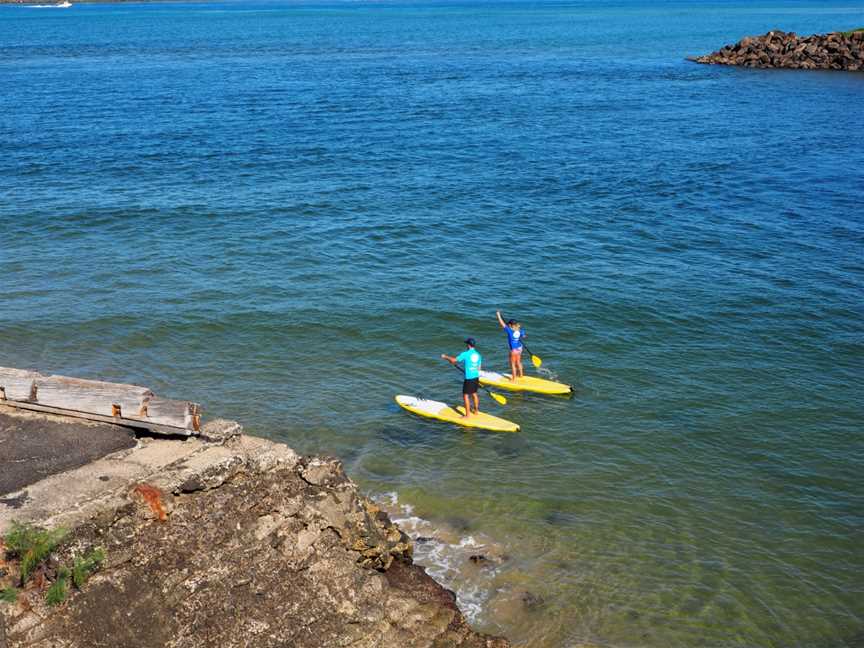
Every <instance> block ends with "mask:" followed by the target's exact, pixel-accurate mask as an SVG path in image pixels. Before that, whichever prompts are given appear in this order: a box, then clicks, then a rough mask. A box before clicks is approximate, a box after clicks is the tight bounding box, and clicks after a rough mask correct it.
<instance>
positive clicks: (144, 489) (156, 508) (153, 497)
mask: <svg viewBox="0 0 864 648" xmlns="http://www.w3.org/2000/svg"><path fill="white" fill-rule="evenodd" d="M133 492H134V493H137V494H138V495H140V496H141V497H142V498H143V499H144V501H145V502H147V505H148V506H149V507H150V510H151V511H153V515H155V516H156V518H157V519H158V520H159V521H161V522H164V521H165V520H167V519H168V513H167V512H166V511H165V505H164V504H162V491H161V490H159V489H158V488H156V487H155V486H151V485H150V484H138V485H137V486H136V487H135V488H134V489H133Z"/></svg>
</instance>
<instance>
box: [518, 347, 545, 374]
mask: <svg viewBox="0 0 864 648" xmlns="http://www.w3.org/2000/svg"><path fill="white" fill-rule="evenodd" d="M522 347H523V348H524V349H525V350H526V351H527V352H528V355H530V356H531V364H533V365H534V366H535V367H537V368H538V369H539V368H540V365H542V364H543V359H542V358H541V357H540V356H536V355H534V354H533V353H531V349H529V348H528V345H527V344H525V343H524V342H523V343H522Z"/></svg>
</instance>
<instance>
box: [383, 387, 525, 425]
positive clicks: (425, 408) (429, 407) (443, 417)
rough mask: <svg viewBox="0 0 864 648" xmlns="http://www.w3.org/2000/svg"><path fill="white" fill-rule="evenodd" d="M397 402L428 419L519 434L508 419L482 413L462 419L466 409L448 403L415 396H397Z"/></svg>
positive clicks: (400, 405)
mask: <svg viewBox="0 0 864 648" xmlns="http://www.w3.org/2000/svg"><path fill="white" fill-rule="evenodd" d="M396 402H397V403H399V407H402V408H403V409H406V410H408V411H409V412H411V413H412V414H417V415H418V416H425V417H426V418H431V419H436V420H438V421H445V422H447V423H455V424H456V425H461V426H463V427H470V428H478V429H481V430H489V431H490V432H518V431H519V426H518V425H516V424H515V423H513V422H512V421H508V420H506V419H502V418H498V417H497V416H492V415H491V414H486V413H485V412H480V413H479V414H475V415H473V416H471V417H469V418H467V419H466V418H462V413H463V412H464V411H465V408H464V407H461V406H459V407H457V408H455V409H454V408H452V407H450V406H449V405H448V404H447V403H439V402H438V401H433V400H426V399H424V398H416V397H414V396H402V395H400V396H397V397H396Z"/></svg>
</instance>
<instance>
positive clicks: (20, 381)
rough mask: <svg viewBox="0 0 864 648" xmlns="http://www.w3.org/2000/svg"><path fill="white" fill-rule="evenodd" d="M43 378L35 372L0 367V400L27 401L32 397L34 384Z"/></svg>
mask: <svg viewBox="0 0 864 648" xmlns="http://www.w3.org/2000/svg"><path fill="white" fill-rule="evenodd" d="M43 377H44V376H43V375H42V374H40V373H39V372H37V371H29V370H28V369H13V368H12V367H0V388H2V392H0V400H2V399H4V398H5V399H9V400H17V401H24V400H29V399H30V397H31V396H32V392H33V385H34V383H35V382H36V380H37V379H39V378H43Z"/></svg>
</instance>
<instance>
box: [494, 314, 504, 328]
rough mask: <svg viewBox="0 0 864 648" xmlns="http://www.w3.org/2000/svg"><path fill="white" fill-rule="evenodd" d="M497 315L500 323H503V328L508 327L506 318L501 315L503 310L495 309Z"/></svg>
mask: <svg viewBox="0 0 864 648" xmlns="http://www.w3.org/2000/svg"><path fill="white" fill-rule="evenodd" d="M495 315H497V316H498V323H499V324H500V325H501V328H506V326H507V325H506V324H505V323H504V318H503V317H501V311H495Z"/></svg>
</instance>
